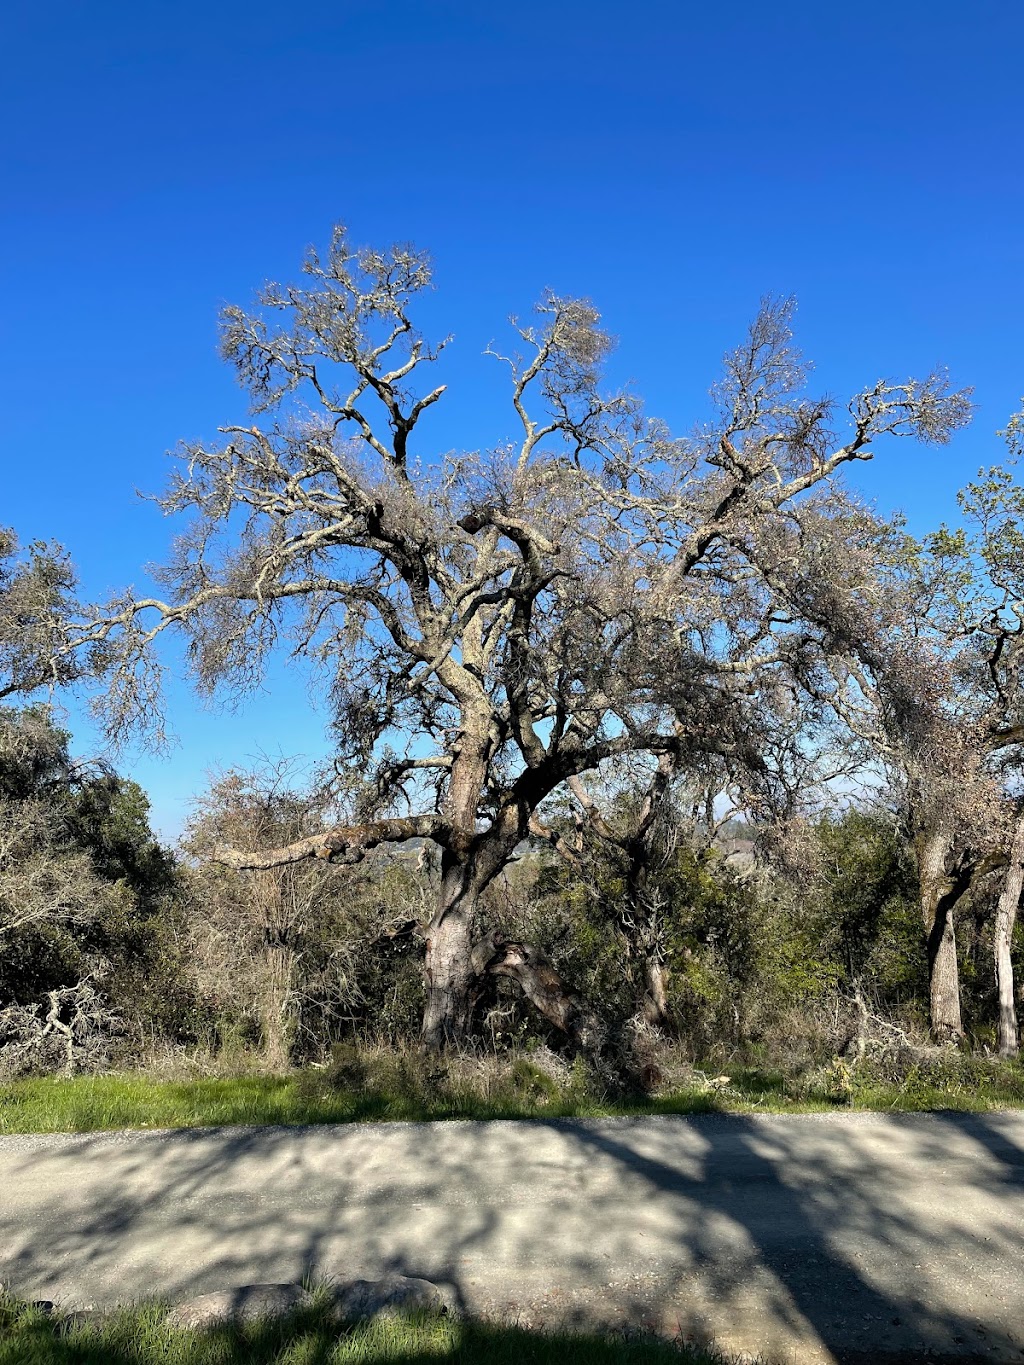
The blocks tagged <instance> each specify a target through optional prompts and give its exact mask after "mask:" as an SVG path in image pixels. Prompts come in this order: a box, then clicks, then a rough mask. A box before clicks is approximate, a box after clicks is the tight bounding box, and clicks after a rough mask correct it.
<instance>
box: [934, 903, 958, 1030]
mask: <svg viewBox="0 0 1024 1365" xmlns="http://www.w3.org/2000/svg"><path fill="white" fill-rule="evenodd" d="M928 996H929V1006H930V1013H931V1029H932V1036H933V1037H934V1039H935V1041H936V1042H937V1043H957V1042H959V1041H960V1040H961V1038H963V1036H964V1027H963V1020H962V1018H961V1014H960V971H959V967H958V966H957V960H956V935H955V932H954V928H953V910H952V907H949V908H948V909H947V910H946V912H945V914H944V915H943V916H942V918H941V920H938V919H937V920H936V923H935V925H934V928H933V932H932V933H931V934H929V936H928Z"/></svg>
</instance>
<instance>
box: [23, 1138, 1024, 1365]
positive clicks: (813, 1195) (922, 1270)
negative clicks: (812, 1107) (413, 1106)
mask: <svg viewBox="0 0 1024 1365" xmlns="http://www.w3.org/2000/svg"><path fill="white" fill-rule="evenodd" d="M1022 1180H1024V1114H1021V1113H999V1114H990V1115H984V1116H967V1115H962V1114H932V1115H879V1114H843V1115H824V1116H818V1115H802V1116H788V1115H787V1116H765V1117H760V1116H759V1117H744V1116H725V1115H723V1116H711V1117H700V1118H642V1119H601V1120H589V1121H578V1120H564V1121H557V1122H544V1121H532V1122H497V1123H429V1124H404V1123H396V1124H374V1125H365V1126H344V1127H320V1128H303V1129H297V1128H225V1129H201V1130H194V1131H181V1132H125V1133H102V1134H89V1135H81V1136H32V1137H5V1138H0V1279H2V1280H3V1281H4V1282H6V1283H7V1284H8V1285H9V1286H10V1288H11V1289H13V1290H14V1291H15V1292H17V1293H20V1294H23V1295H27V1296H29V1297H33V1298H36V1297H38V1298H56V1299H59V1300H63V1301H65V1302H67V1303H73V1304H75V1305H85V1304H96V1305H99V1306H104V1305H106V1304H110V1303H114V1302H117V1301H123V1300H125V1299H131V1298H145V1297H148V1298H153V1297H160V1298H169V1299H181V1298H185V1297H187V1296H190V1295H193V1294H199V1293H204V1292H207V1291H209V1290H213V1289H219V1288H225V1287H228V1286H232V1285H236V1284H244V1283H247V1282H248V1283H251V1282H256V1281H268V1280H271V1281H280V1280H294V1279H298V1278H300V1277H301V1276H302V1275H303V1274H306V1273H310V1272H311V1273H313V1274H326V1275H331V1276H334V1277H336V1278H344V1279H348V1278H355V1277H360V1276H365V1277H372V1276H376V1275H379V1274H381V1273H383V1272H385V1271H400V1272H402V1273H405V1274H412V1275H423V1276H426V1277H427V1278H429V1279H432V1280H435V1281H438V1282H444V1283H447V1284H449V1285H451V1286H452V1287H453V1288H454V1290H455V1292H456V1293H457V1295H458V1296H459V1297H460V1299H461V1300H462V1302H463V1304H464V1305H465V1307H466V1308H467V1310H469V1311H472V1312H487V1313H495V1312H497V1313H501V1314H504V1315H508V1316H512V1317H517V1318H519V1319H520V1320H521V1321H523V1322H525V1323H529V1324H531V1325H540V1324H554V1323H556V1322H565V1321H573V1322H578V1323H581V1324H608V1323H622V1322H632V1323H636V1324H638V1325H650V1326H653V1327H656V1328H658V1329H659V1330H664V1331H668V1332H671V1333H673V1334H677V1335H681V1336H682V1337H684V1338H689V1339H694V1340H705V1339H708V1338H714V1339H715V1340H717V1341H718V1342H719V1344H721V1345H722V1346H724V1347H726V1348H727V1349H730V1350H734V1351H748V1352H761V1353H763V1355H764V1356H765V1358H767V1359H770V1360H784V1361H794V1362H800V1363H801V1365H804V1363H806V1365H812V1363H814V1365H816V1363H817V1362H834V1361H845V1360H858V1361H865V1362H867V1361H870V1360H878V1359H881V1358H883V1353H896V1352H908V1353H909V1352H915V1353H916V1352H920V1351H925V1350H926V1351H927V1352H929V1354H928V1355H921V1356H916V1355H915V1356H914V1358H915V1359H917V1358H919V1359H921V1360H925V1359H932V1360H937V1358H938V1357H939V1356H940V1355H945V1356H948V1357H950V1358H952V1357H957V1356H959V1357H961V1358H963V1359H971V1360H975V1359H978V1360H999V1361H1024V1349H1022V1344H1024V1254H1022V1253H1024V1200H1022V1197H1021V1196H1022ZM906 1358H910V1357H909V1356H908V1357H906ZM944 1365H945V1363H944Z"/></svg>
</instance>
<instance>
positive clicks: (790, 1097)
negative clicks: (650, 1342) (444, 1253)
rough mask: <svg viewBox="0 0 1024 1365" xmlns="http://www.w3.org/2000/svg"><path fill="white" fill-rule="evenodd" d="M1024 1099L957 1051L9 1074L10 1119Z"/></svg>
mask: <svg viewBox="0 0 1024 1365" xmlns="http://www.w3.org/2000/svg"><path fill="white" fill-rule="evenodd" d="M1016 1106H1024V1067H1022V1066H1021V1065H1020V1064H1016V1063H1005V1062H995V1061H992V1060H988V1059H981V1058H971V1057H960V1056H958V1055H956V1054H953V1055H952V1056H950V1057H949V1058H948V1059H947V1060H944V1061H942V1062H941V1063H938V1064H934V1065H930V1066H928V1067H919V1068H912V1069H911V1070H910V1072H908V1073H907V1074H905V1075H904V1076H902V1077H901V1078H900V1079H899V1081H898V1082H897V1081H892V1080H886V1079H884V1078H882V1079H880V1078H879V1077H878V1076H877V1075H874V1074H873V1073H871V1072H870V1071H869V1070H868V1071H856V1072H851V1071H850V1070H849V1068H848V1067H846V1065H845V1064H844V1063H842V1062H836V1063H833V1064H832V1065H831V1066H826V1067H822V1068H820V1069H819V1070H818V1071H816V1072H814V1073H811V1074H810V1075H806V1074H805V1075H800V1076H795V1077H787V1076H786V1075H784V1074H783V1073H781V1072H777V1071H771V1070H768V1069H764V1068H739V1067H733V1068H726V1069H725V1070H724V1071H723V1072H722V1074H720V1075H718V1076H716V1077H714V1078H713V1080H712V1081H710V1082H709V1081H708V1080H707V1079H705V1078H700V1076H699V1073H696V1075H695V1077H694V1078H693V1079H691V1080H690V1081H689V1082H688V1083H685V1084H682V1085H676V1086H674V1087H672V1088H663V1089H662V1090H660V1091H659V1092H658V1093H655V1094H652V1095H635V1096H631V1097H626V1098H618V1099H609V1098H607V1097H606V1096H603V1095H601V1094H600V1093H598V1092H597V1091H596V1089H595V1088H594V1086H593V1084H592V1082H590V1081H589V1079H588V1078H587V1077H586V1076H585V1075H584V1074H583V1073H582V1072H577V1071H575V1070H574V1071H571V1072H567V1073H566V1074H565V1075H563V1076H562V1077H561V1078H558V1079H556V1078H553V1077H552V1076H551V1075H550V1074H547V1073H546V1072H545V1071H543V1070H542V1069H540V1068H539V1067H538V1066H536V1065H534V1064H533V1063H531V1061H530V1060H529V1057H528V1056H524V1057H520V1058H519V1059H517V1060H514V1061H512V1062H506V1063H504V1064H502V1065H500V1066H499V1065H497V1064H495V1063H494V1062H493V1061H492V1063H491V1064H490V1066H488V1065H487V1064H485V1063H482V1062H480V1061H477V1062H472V1061H464V1062H463V1063H461V1064H460V1063H459V1062H454V1063H450V1064H447V1065H444V1066H438V1065H437V1064H436V1063H435V1062H432V1061H431V1060H430V1059H425V1058H422V1057H420V1056H419V1055H418V1054H415V1053H389V1052H386V1051H383V1050H377V1051H375V1052H369V1053H362V1054H351V1055H349V1056H348V1057H347V1058H345V1059H344V1060H343V1061H342V1063H341V1064H339V1065H336V1066H335V1067H333V1068H331V1069H328V1070H308V1071H303V1072H295V1073H292V1074H289V1075H267V1074H262V1075H261V1074H256V1073H249V1074H245V1075H236V1076H221V1077H192V1078H185V1079H181V1078H179V1079H165V1078H160V1077H158V1076H153V1075H149V1074H146V1073H144V1072H126V1073H120V1074H114V1075H106V1076H78V1077H72V1078H69V1079H62V1078H58V1077H43V1078H39V1079H32V1080H21V1081H15V1082H12V1083H9V1084H7V1085H3V1086H0V1133H32V1132H34V1133H40V1132H93V1131H97V1130H102V1129H118V1128H195V1127H207V1126H217V1125H226V1124H285V1125H298V1124H317V1123H353V1122H369V1121H374V1120H378V1121H379V1120H395V1119H406V1120H424V1119H496V1118H498V1119H500V1118H537V1117H544V1118H556V1117H597V1116H602V1115H614V1114H702V1113H705V1114H706V1113H715V1112H718V1113H729V1112H732V1113H758V1112H761V1113H807V1112H821V1111H829V1110H835V1109H850V1108H853V1109H882V1110H887V1109H888V1110H928V1109H961V1110H987V1109H998V1108H1007V1107H1016Z"/></svg>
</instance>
